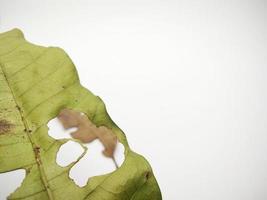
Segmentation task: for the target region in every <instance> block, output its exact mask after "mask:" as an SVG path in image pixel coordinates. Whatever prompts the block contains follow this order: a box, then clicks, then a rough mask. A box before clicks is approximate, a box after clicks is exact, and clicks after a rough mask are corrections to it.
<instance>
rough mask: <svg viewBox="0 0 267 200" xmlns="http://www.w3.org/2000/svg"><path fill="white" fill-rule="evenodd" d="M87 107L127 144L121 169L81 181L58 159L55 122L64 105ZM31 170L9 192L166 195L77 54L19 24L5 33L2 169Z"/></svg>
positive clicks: (114, 197)
mask: <svg viewBox="0 0 267 200" xmlns="http://www.w3.org/2000/svg"><path fill="white" fill-rule="evenodd" d="M64 108H69V109H72V110H76V111H79V112H83V113H85V114H86V115H87V116H88V118H89V119H90V120H91V121H92V122H93V123H94V124H95V125H96V126H106V127H108V128H109V129H111V130H112V131H113V133H115V134H116V136H117V138H118V139H119V141H120V142H121V143H122V144H123V145H124V147H125V161H124V163H123V164H122V166H121V167H120V168H119V169H117V170H116V171H114V172H112V173H109V174H106V175H101V176H96V177H93V178H90V180H89V181H88V183H87V185H86V186H84V187H78V186H77V185H76V184H75V183H74V182H73V180H72V179H70V178H69V170H70V169H71V167H72V166H73V165H75V163H77V162H78V161H79V159H81V157H80V158H79V159H78V160H77V161H76V162H74V163H72V164H70V165H69V166H67V167H60V166H59V165H57V163H56V154H57V152H58V150H59V148H60V146H61V145H62V144H64V143H66V142H67V141H69V140H72V139H63V140H55V139H53V138H51V137H50V136H49V135H48V127H47V123H48V121H49V120H51V119H53V118H55V117H56V116H57V115H58V113H59V112H60V110H62V109H64ZM16 169H25V170H26V177H25V179H24V180H23V183H22V185H21V186H20V187H19V188H18V189H16V191H14V192H13V193H12V194H11V195H10V196H9V197H8V199H27V200H31V199H41V200H42V199H59V200H60V199H62V200H67V199H71V200H79V199H91V200H161V199H162V198H161V194H160V190H159V187H158V184H157V182H156V179H155V177H154V175H153V172H152V170H151V167H150V165H149V164H148V162H147V161H146V160H145V158H143V157H142V156H140V155H138V154H136V153H134V152H133V151H132V150H131V149H130V148H129V145H128V143H127V140H126V137H125V135H124V133H123V132H122V130H121V129H120V128H119V127H118V126H117V125H116V124H115V123H114V122H113V121H112V119H111V118H110V116H109V115H108V113H107V111H106V108H105V105H104V103H103V101H102V100H101V99H100V98H99V97H98V96H95V95H93V94H92V93H91V92H90V91H89V90H87V89H86V88H84V87H83V86H81V84H80V82H79V78H78V75H77V72H76V69H75V66H74V64H73V63H72V61H71V59H70V58H69V56H68V55H67V54H66V53H65V52H64V50H62V49H60V48H56V47H41V46H38V45H34V44H31V43H29V42H27V41H26V40H25V39H24V36H23V33H22V32H21V31H20V30H18V29H13V30H11V31H9V32H5V33H1V34H0V173H4V172H8V171H12V170H16Z"/></svg>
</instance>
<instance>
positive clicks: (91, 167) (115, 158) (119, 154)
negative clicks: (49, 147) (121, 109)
mask: <svg viewBox="0 0 267 200" xmlns="http://www.w3.org/2000/svg"><path fill="white" fill-rule="evenodd" d="M71 112H73V111H71ZM74 112H75V113H74V114H75V115H72V116H70V117H69V116H68V115H67V116H64V117H65V118H66V120H65V121H63V124H62V123H61V121H60V120H59V119H58V118H54V119H52V120H50V121H49V122H48V127H49V131H48V134H49V135H50V136H51V137H53V138H54V139H64V138H72V136H71V135H74V136H76V137H75V138H76V139H80V140H81V141H82V142H83V139H84V137H83V138H79V135H78V137H77V134H76V133H77V132H78V133H79V131H81V130H82V131H83V132H82V134H91V132H92V131H95V129H96V128H98V127H95V126H94V124H92V127H89V128H87V127H86V128H85V129H83V128H84V127H82V128H81V127H79V125H77V122H76V121H75V120H76V117H78V118H79V117H80V116H82V117H86V119H87V120H88V118H87V116H86V115H85V114H84V113H79V112H76V111H74ZM67 114H68V113H67ZM71 114H72V113H71ZM76 114H77V115H76ZM73 116H74V118H73ZM61 120H62V119H61ZM68 120H71V121H68ZM73 121H74V122H75V123H73ZM64 123H65V124H64ZM66 123H67V124H66ZM63 125H64V126H63ZM70 125H71V126H70ZM76 125H77V127H79V128H77V127H75V126H76ZM90 126H91V125H90ZM64 127H65V128H66V129H64ZM91 128H92V129H91ZM101 130H104V131H106V128H105V127H104V128H102V129H101ZM74 132H75V133H74ZM75 134H76V135H75ZM108 134H113V133H111V132H108ZM104 137H105V138H104V140H105V139H106V138H107V139H109V138H112V139H114V137H113V135H112V137H110V136H109V135H107V137H106V135H104ZM101 139H102V141H103V138H101ZM101 139H99V138H97V137H95V138H94V139H93V140H91V141H89V142H88V143H83V144H82V145H83V146H85V147H87V149H88V150H87V153H86V154H85V155H84V156H83V157H82V159H81V160H80V161H79V162H77V163H76V164H75V165H74V166H73V167H72V168H71V169H70V172H69V176H70V178H72V179H73V180H74V182H75V183H76V184H77V185H78V186H80V187H82V186H85V185H86V183H87V181H88V179H89V178H90V177H93V176H98V175H102V174H107V173H110V172H112V171H114V170H116V165H117V167H120V166H121V165H122V163H123V161H124V146H123V145H122V144H121V143H119V142H117V141H116V145H115V148H114V149H111V151H108V153H107V154H106V152H107V147H109V146H107V144H108V145H109V143H106V144H103V142H102V141H101ZM104 142H105V141H104ZM111 144H113V143H111ZM108 150H110V149H108ZM83 152H84V149H83V148H82V147H81V146H80V144H79V143H78V142H74V141H69V142H67V143H65V144H63V145H62V146H61V147H60V149H59V151H58V153H57V160H56V161H57V163H58V165H60V166H63V167H64V166H68V165H69V164H70V163H72V162H74V161H76V160H77V159H78V157H79V156H80V155H81V154H82V153H83ZM110 152H112V155H111V154H109V153H110Z"/></svg>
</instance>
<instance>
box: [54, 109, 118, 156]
mask: <svg viewBox="0 0 267 200" xmlns="http://www.w3.org/2000/svg"><path fill="white" fill-rule="evenodd" d="M58 119H59V120H60V121H61V123H62V125H63V126H64V128H65V129H68V128H73V127H77V128H78V130H77V131H75V132H72V133H71V135H72V137H73V138H75V139H78V140H80V141H81V142H83V143H89V142H92V141H93V140H95V139H97V138H98V139H99V140H100V142H101V143H102V144H103V145H104V147H105V150H104V151H103V154H104V155H105V156H107V157H109V158H113V154H114V151H115V148H116V145H117V136H116V135H115V134H114V133H112V131H111V130H110V129H109V128H107V127H105V126H99V127H96V125H95V124H93V123H92V122H91V121H90V120H89V119H88V118H87V117H86V116H85V115H82V114H81V113H80V112H77V111H73V110H70V109H63V110H62V111H61V112H60V113H59V115H58Z"/></svg>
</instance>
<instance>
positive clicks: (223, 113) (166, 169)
mask: <svg viewBox="0 0 267 200" xmlns="http://www.w3.org/2000/svg"><path fill="white" fill-rule="evenodd" d="M266 22H267V3H266V1H264V0H262V1H259V0H251V1H244V0H242V1H241V0H240V1H237V0H228V1H227V0H226V1H224V0H221V1H216V0H215V1H214V0H213V1H208V0H202V1H200V0H198V1H192V0H189V1H180V0H177V1H157V0H153V1H152V0H151V1H148V0H140V1H139V0H136V1H127V0H117V1H115V0H111V1H103V0H98V1H96V0H95V1H85V0H84V1H83V0H73V1H67V0H65V1H63V0H61V1H59V0H58V1H52V0H46V1H40V0H39V1H36V0H24V1H21V0H17V1H15V0H0V31H1V32H3V31H7V30H10V29H12V28H14V27H17V28H20V29H21V30H22V31H23V32H24V34H25V37H26V39H27V40H28V41H30V42H33V43H36V44H40V45H44V46H60V47H62V48H63V49H65V51H66V52H67V53H68V54H69V55H70V57H71V58H72V59H73V62H74V63H75V65H76V67H77V69H78V72H79V75H80V79H81V83H82V84H83V85H84V86H86V87H87V88H89V89H90V90H91V91H92V92H94V93H95V94H96V95H99V96H100V97H101V98H102V99H103V100H104V102H105V103H106V106H107V109H108V112H109V113H110V115H111V117H112V119H113V120H114V121H115V122H116V123H117V124H118V126H119V127H120V128H122V129H123V130H124V132H125V133H126V135H127V138H128V141H129V143H130V145H131V148H132V149H133V150H135V151H136V152H138V153H140V154H142V155H144V156H145V157H146V158H147V159H148V160H149V162H150V163H151V165H152V167H153V170H154V173H155V176H156V178H157V180H158V183H159V185H160V188H161V190H162V194H163V199H164V200H266V199H267V189H266V188H267V156H266V152H267V123H266V122H267V84H266V77H267V24H266Z"/></svg>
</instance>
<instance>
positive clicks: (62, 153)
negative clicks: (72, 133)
mask: <svg viewBox="0 0 267 200" xmlns="http://www.w3.org/2000/svg"><path fill="white" fill-rule="evenodd" d="M83 152H84V149H83V148H82V147H81V145H80V144H79V143H78V142H74V141H68V142H67V143H65V144H63V145H61V147H60V148H59V150H58V152H57V159H56V162H57V164H58V165H59V166H61V167H66V166H68V165H69V164H71V163H72V162H74V161H76V160H77V159H78V158H79V156H80V155H82V153H83Z"/></svg>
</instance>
